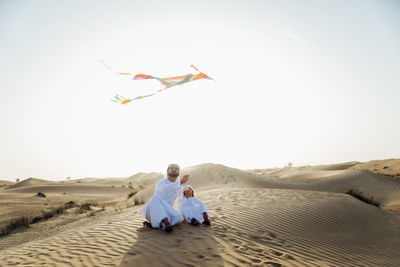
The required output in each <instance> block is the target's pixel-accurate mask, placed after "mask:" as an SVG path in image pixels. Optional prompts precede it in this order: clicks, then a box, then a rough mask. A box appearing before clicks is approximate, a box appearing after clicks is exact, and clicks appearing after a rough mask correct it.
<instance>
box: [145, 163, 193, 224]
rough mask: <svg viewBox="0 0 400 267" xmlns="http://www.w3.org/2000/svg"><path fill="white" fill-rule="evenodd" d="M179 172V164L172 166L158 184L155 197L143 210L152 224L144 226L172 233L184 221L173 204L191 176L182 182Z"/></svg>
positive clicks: (186, 176)
mask: <svg viewBox="0 0 400 267" xmlns="http://www.w3.org/2000/svg"><path fill="white" fill-rule="evenodd" d="M179 171H180V169H179V166H178V165H177V164H170V165H169V166H168V169H167V175H166V176H165V177H164V179H162V180H160V181H158V182H157V185H156V188H155V189H154V194H153V196H152V197H151V198H150V199H149V201H148V202H147V203H146V205H145V206H144V208H143V215H144V217H145V218H146V219H147V220H148V221H149V222H150V223H149V222H144V223H143V225H144V226H150V224H151V227H152V228H160V229H161V230H165V231H166V232H170V231H171V230H172V228H171V226H172V225H175V224H178V223H180V222H182V221H183V217H182V215H181V214H180V213H179V212H178V211H177V210H175V209H174V207H173V204H174V202H175V200H176V198H177V197H178V195H179V194H180V193H181V192H182V184H183V183H185V182H186V181H187V180H188V179H189V176H188V175H185V176H184V177H183V178H182V180H181V179H180V178H179Z"/></svg>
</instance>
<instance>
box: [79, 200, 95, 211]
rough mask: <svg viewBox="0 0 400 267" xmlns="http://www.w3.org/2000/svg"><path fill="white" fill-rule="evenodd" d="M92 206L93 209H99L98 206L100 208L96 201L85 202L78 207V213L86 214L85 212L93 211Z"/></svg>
mask: <svg viewBox="0 0 400 267" xmlns="http://www.w3.org/2000/svg"><path fill="white" fill-rule="evenodd" d="M92 206H93V207H97V206H98V204H97V202H96V201H88V202H84V203H82V204H80V205H79V206H78V207H79V209H78V213H85V212H87V211H89V210H91V209H92V208H91V207H92Z"/></svg>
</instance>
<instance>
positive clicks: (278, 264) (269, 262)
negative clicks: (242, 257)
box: [264, 261, 282, 267]
mask: <svg viewBox="0 0 400 267" xmlns="http://www.w3.org/2000/svg"><path fill="white" fill-rule="evenodd" d="M264 263H265V264H266V265H271V266H273V267H281V266H282V264H280V263H277V262H272V261H266V262H264Z"/></svg>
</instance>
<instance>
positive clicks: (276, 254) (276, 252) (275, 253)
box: [272, 251, 283, 257]
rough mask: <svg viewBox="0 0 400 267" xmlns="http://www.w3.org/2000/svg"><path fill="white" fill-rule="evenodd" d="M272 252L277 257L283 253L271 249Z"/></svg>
mask: <svg viewBox="0 0 400 267" xmlns="http://www.w3.org/2000/svg"><path fill="white" fill-rule="evenodd" d="M272 254H274V255H275V256H278V257H280V256H282V255H283V253H281V252H279V251H272Z"/></svg>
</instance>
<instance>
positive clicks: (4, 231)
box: [0, 216, 31, 236]
mask: <svg viewBox="0 0 400 267" xmlns="http://www.w3.org/2000/svg"><path fill="white" fill-rule="evenodd" d="M30 222H31V218H30V217H28V216H21V217H18V218H13V219H11V220H10V221H8V222H7V223H6V225H4V226H3V227H2V228H1V229H0V236H4V235H8V234H9V233H11V232H12V231H14V230H15V229H18V228H21V227H29V224H30Z"/></svg>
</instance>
